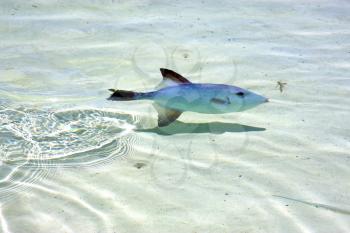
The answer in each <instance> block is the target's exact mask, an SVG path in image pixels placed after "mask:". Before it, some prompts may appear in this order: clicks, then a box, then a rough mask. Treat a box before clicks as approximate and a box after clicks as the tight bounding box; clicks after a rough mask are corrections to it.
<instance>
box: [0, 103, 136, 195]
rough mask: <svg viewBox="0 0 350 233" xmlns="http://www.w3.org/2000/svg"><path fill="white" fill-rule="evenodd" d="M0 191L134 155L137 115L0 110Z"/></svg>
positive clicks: (10, 193)
mask: <svg viewBox="0 0 350 233" xmlns="http://www.w3.org/2000/svg"><path fill="white" fill-rule="evenodd" d="M0 120H1V121H0V166H1V170H0V195H1V197H2V198H7V197H10V196H12V194H13V193H14V192H18V191H19V190H21V189H23V188H25V187H29V186H28V185H24V184H31V183H34V182H36V181H38V180H40V179H43V178H45V177H47V176H49V175H51V174H53V173H54V171H55V170H56V169H57V168H66V167H86V166H97V165H101V164H105V163H109V162H111V161H112V160H114V159H116V158H121V157H125V156H129V155H130V154H132V148H133V146H132V144H133V143H135V142H134V140H135V139H133V135H132V134H130V132H131V131H132V128H133V121H134V120H135V118H134V117H133V116H132V115H129V114H119V113H115V112H107V111H100V110H95V109H71V110H63V111H56V112H50V111H39V110H35V109H3V110H0Z"/></svg>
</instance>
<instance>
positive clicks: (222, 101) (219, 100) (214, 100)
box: [210, 97, 231, 105]
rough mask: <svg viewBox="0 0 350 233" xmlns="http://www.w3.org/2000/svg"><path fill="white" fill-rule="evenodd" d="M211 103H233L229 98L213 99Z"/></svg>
mask: <svg viewBox="0 0 350 233" xmlns="http://www.w3.org/2000/svg"><path fill="white" fill-rule="evenodd" d="M210 102H212V103H215V104H223V105H224V104H230V103H231V101H230V99H229V98H228V97H226V99H221V98H212V99H210Z"/></svg>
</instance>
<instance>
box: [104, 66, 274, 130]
mask: <svg viewBox="0 0 350 233" xmlns="http://www.w3.org/2000/svg"><path fill="white" fill-rule="evenodd" d="M160 72H161V74H162V76H163V80H162V81H161V82H160V84H158V86H157V87H156V88H155V89H156V90H155V91H150V92H136V91H130V90H118V89H109V91H111V92H113V93H112V94H111V96H110V97H109V98H107V100H111V101H132V100H152V101H153V106H154V108H155V109H156V111H157V112H158V127H164V126H167V125H169V124H171V123H172V122H174V121H175V120H176V119H177V118H178V117H179V116H180V115H181V114H182V113H183V112H197V113H204V114H224V113H231V112H241V111H244V110H247V109H251V108H253V107H256V106H258V105H260V104H262V103H266V102H268V101H269V100H268V98H266V97H264V96H262V95H259V94H256V93H254V92H252V91H249V90H246V89H243V88H240V87H237V86H232V85H227V84H213V83H194V82H190V81H189V80H188V79H186V78H185V77H183V76H182V75H180V74H178V73H176V72H175V71H173V70H170V69H166V68H160Z"/></svg>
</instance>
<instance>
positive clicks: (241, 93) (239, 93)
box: [236, 91, 244, 97]
mask: <svg viewBox="0 0 350 233" xmlns="http://www.w3.org/2000/svg"><path fill="white" fill-rule="evenodd" d="M236 95H238V96H239V97H243V96H244V93H243V92H241V91H240V92H237V93H236Z"/></svg>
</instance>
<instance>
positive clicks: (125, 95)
mask: <svg viewBox="0 0 350 233" xmlns="http://www.w3.org/2000/svg"><path fill="white" fill-rule="evenodd" d="M108 90H109V91H111V92H113V94H112V95H111V96H110V97H109V98H108V99H107V100H112V101H127V100H139V99H144V98H145V97H146V96H147V94H148V93H143V92H135V91H125V90H116V89H108Z"/></svg>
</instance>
